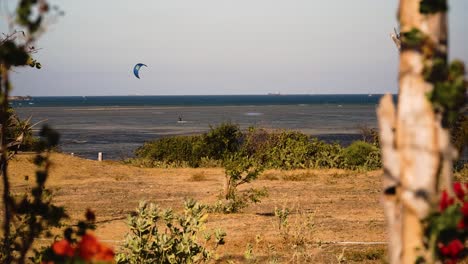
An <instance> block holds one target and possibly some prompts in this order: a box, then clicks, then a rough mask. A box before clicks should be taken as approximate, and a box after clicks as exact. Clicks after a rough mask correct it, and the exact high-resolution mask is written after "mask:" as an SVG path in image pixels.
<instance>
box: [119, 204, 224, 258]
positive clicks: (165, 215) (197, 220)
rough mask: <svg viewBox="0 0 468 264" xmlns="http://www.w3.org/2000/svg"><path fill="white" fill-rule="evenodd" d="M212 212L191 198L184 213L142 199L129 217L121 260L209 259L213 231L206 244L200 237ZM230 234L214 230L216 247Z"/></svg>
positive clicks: (211, 253)
mask: <svg viewBox="0 0 468 264" xmlns="http://www.w3.org/2000/svg"><path fill="white" fill-rule="evenodd" d="M207 217H208V215H207V214H206V212H205V207H204V206H203V205H200V204H199V203H197V202H195V201H193V200H188V201H186V202H185V205H184V213H183V214H181V215H178V214H175V213H174V212H173V211H172V210H171V209H169V210H164V211H163V210H161V209H159V207H158V206H157V205H155V204H152V203H146V202H140V205H139V206H138V209H137V210H136V212H135V213H134V214H132V215H131V216H130V217H129V220H128V225H129V227H130V233H129V234H128V236H127V238H126V240H125V242H124V245H123V247H122V252H121V253H119V254H118V255H117V258H116V260H117V263H130V264H144V263H148V264H149V263H161V264H169V263H171V264H172V263H200V262H206V261H208V260H209V259H211V257H212V256H213V252H212V251H210V250H208V249H207V248H206V243H208V241H210V240H211V237H212V234H204V240H205V242H204V243H200V242H199V241H198V240H199V236H201V235H202V234H201V232H202V231H203V230H204V229H205V221H206V219H207ZM225 236H226V233H225V232H224V231H221V230H215V232H214V237H215V241H214V249H216V248H217V247H218V246H219V245H222V244H224V237H225Z"/></svg>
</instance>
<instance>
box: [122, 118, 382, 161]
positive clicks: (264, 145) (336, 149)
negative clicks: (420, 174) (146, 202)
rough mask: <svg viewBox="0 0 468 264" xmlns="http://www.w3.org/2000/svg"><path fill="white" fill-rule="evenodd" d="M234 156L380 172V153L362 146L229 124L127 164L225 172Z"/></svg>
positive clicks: (142, 152) (170, 140) (150, 148)
mask: <svg viewBox="0 0 468 264" xmlns="http://www.w3.org/2000/svg"><path fill="white" fill-rule="evenodd" d="M233 155H236V156H239V157H241V156H242V157H246V158H248V159H251V160H252V161H253V162H255V163H256V164H257V165H259V166H262V167H264V168H267V169H306V168H342V169H356V168H359V169H377V168H379V167H380V166H381V164H380V152H379V148H378V146H377V145H376V143H375V142H374V144H369V143H365V142H363V141H358V142H356V143H353V144H352V145H351V146H349V147H348V148H346V149H344V148H343V147H342V146H341V145H340V144H338V143H331V144H329V143H326V142H324V141H320V140H318V139H317V138H310V137H309V136H307V135H305V134H303V133H300V132H297V131H272V132H270V131H267V130H265V129H261V128H249V129H248V131H247V132H246V133H244V134H242V133H241V131H240V129H239V126H237V125H233V124H231V123H224V124H221V125H220V126H218V127H214V128H213V127H211V130H210V132H208V133H207V134H203V135H199V136H175V137H167V138H161V139H158V140H155V141H152V142H148V143H145V144H144V145H143V146H142V147H140V148H138V149H137V151H136V156H137V158H136V159H132V160H128V161H127V163H130V164H133V165H137V166H143V167H178V166H190V167H220V166H221V165H222V163H223V162H226V161H227V159H229V157H232V156H233Z"/></svg>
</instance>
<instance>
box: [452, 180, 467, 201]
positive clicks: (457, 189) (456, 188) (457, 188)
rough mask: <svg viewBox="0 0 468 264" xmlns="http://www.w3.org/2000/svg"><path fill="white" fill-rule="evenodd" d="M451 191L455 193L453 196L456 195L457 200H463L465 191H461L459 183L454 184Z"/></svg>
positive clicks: (461, 187)
mask: <svg viewBox="0 0 468 264" xmlns="http://www.w3.org/2000/svg"><path fill="white" fill-rule="evenodd" d="M453 190H454V191H455V194H456V195H457V197H458V199H460V200H461V201H463V200H464V198H465V191H464V190H463V186H462V185H461V183H459V182H456V183H454V184H453Z"/></svg>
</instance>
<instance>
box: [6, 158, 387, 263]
mask: <svg viewBox="0 0 468 264" xmlns="http://www.w3.org/2000/svg"><path fill="white" fill-rule="evenodd" d="M32 157H33V156H31V155H18V156H16V157H15V159H14V160H13V161H12V162H11V163H10V167H9V171H10V179H11V182H12V186H13V188H12V189H13V192H14V193H21V192H23V191H24V189H25V188H27V187H28V186H32V185H33V183H34V180H33V179H34V171H35V167H34V165H33V164H32V162H31V161H32ZM52 161H53V166H52V169H51V173H50V176H49V179H48V181H47V186H48V188H50V189H52V190H53V192H54V201H55V203H56V204H58V205H63V206H65V208H66V211H67V213H68V214H69V215H70V222H71V223H74V222H75V223H76V221H77V220H78V219H83V217H84V212H85V211H86V209H87V208H91V209H92V210H94V211H95V213H96V216H97V229H96V231H95V233H96V234H97V236H98V237H99V238H100V239H101V240H104V242H105V243H107V244H110V245H113V246H114V248H116V249H117V250H118V248H119V245H120V244H121V243H122V242H123V239H124V237H125V234H126V233H127V231H128V228H127V226H126V223H125V221H126V217H127V215H128V214H129V213H130V212H132V211H133V210H134V209H135V208H136V207H137V205H138V202H139V201H141V200H146V201H151V202H155V203H157V204H159V205H160V207H162V208H169V207H171V208H174V209H176V210H181V208H182V206H183V201H184V199H185V198H193V199H196V200H198V201H200V202H202V203H206V204H213V203H214V202H215V201H216V199H217V196H218V194H219V193H220V191H221V190H222V188H223V182H224V171H223V169H221V168H198V169H192V168H178V169H148V168H137V167H132V166H127V165H122V164H119V163H116V162H110V161H104V162H98V161H91V160H84V159H80V158H76V157H71V156H67V155H64V154H53V155H52ZM194 175H196V176H197V175H198V176H199V177H198V178H201V179H198V180H196V181H194V180H193V177H194ZM200 175H201V176H200ZM380 175H381V171H372V172H362V173H359V172H353V171H344V170H296V171H266V172H265V173H264V174H263V175H262V176H261V177H260V179H259V180H257V181H255V182H254V183H252V184H250V185H249V186H244V187H243V188H240V189H246V188H250V187H257V188H260V187H266V188H267V189H268V192H269V196H268V197H267V198H264V199H263V200H262V202H261V203H260V204H255V205H252V206H250V207H248V208H247V209H245V210H244V211H243V212H242V213H237V214H214V213H212V214H210V216H209V218H208V227H209V228H222V229H224V230H225V231H226V233H227V237H226V244H225V245H224V246H222V247H220V248H219V249H218V251H217V252H218V255H219V256H220V259H219V260H218V262H220V263H226V262H228V260H231V261H232V262H234V263H256V262H257V263H267V262H268V261H272V260H274V259H275V258H279V259H280V262H281V263H287V262H296V263H337V262H338V258H339V257H340V254H341V253H343V252H344V253H343V254H342V255H343V257H344V259H346V260H347V261H346V262H350V263H363V262H365V263H366V262H367V263H381V262H382V261H383V259H384V258H385V256H384V255H385V245H383V244H378V243H375V242H385V240H386V233H385V232H386V231H385V223H384V216H383V210H382V207H381V204H380V201H379V199H380V190H381V179H380ZM25 176H29V179H30V180H28V181H26V180H25ZM283 207H287V208H289V209H291V210H292V211H293V214H292V215H291V216H290V219H289V222H290V226H291V229H290V231H289V233H288V235H287V236H286V238H284V236H282V235H281V232H280V231H279V229H278V219H277V217H275V215H274V210H275V208H283ZM307 219H309V220H307ZM308 223H309V224H311V225H306V224H308ZM306 226H307V227H306ZM296 240H304V241H305V242H306V243H305V244H306V246H305V247H304V248H302V247H299V248H298V247H295V246H294V245H293V244H294V243H293V242H294V241H296ZM336 242H339V243H341V244H330V243H336ZM342 242H344V243H342ZM350 242H351V243H350ZM354 242H357V244H353V243H354ZM249 243H250V244H251V245H252V246H253V257H252V258H250V259H246V258H245V256H244V253H245V251H246V248H247V245H248V244H249Z"/></svg>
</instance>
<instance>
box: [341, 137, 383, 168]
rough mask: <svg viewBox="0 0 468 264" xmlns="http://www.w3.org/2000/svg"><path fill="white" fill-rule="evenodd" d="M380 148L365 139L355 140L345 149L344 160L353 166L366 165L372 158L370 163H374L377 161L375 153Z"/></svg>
mask: <svg viewBox="0 0 468 264" xmlns="http://www.w3.org/2000/svg"><path fill="white" fill-rule="evenodd" d="M377 151H378V149H377V148H376V147H375V146H373V145H372V144H369V143H366V142H364V141H355V142H353V143H352V144H351V145H349V146H348V147H347V148H345V149H344V150H343V157H344V161H345V163H346V165H347V166H349V167H351V168H356V167H364V166H365V165H366V162H368V160H371V161H370V162H371V163H370V164H371V165H374V163H375V162H376V161H374V160H373V159H375V158H376V157H375V156H371V154H372V155H375V154H376V152H377Z"/></svg>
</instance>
